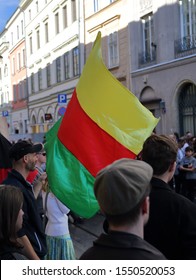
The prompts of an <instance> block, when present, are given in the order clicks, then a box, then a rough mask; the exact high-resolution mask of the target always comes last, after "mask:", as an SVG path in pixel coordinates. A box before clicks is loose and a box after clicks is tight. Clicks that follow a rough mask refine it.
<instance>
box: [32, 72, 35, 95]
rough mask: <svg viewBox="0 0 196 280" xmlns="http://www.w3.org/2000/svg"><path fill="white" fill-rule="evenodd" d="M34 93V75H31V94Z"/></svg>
mask: <svg viewBox="0 0 196 280" xmlns="http://www.w3.org/2000/svg"><path fill="white" fill-rule="evenodd" d="M34 92H35V84H34V73H31V93H34Z"/></svg>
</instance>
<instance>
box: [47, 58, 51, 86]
mask: <svg viewBox="0 0 196 280" xmlns="http://www.w3.org/2000/svg"><path fill="white" fill-rule="evenodd" d="M50 71H51V70H50V63H48V64H47V66H46V79H47V87H50V86H51V72H50Z"/></svg>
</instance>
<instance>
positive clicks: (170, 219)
mask: <svg viewBox="0 0 196 280" xmlns="http://www.w3.org/2000/svg"><path fill="white" fill-rule="evenodd" d="M177 150H178V147H177V145H176V143H175V142H174V141H173V140H171V139H170V138H169V137H167V136H164V135H161V136H159V135H151V136H150V137H149V138H147V139H146V141H145V142H144V145H143V150H142V159H143V161H145V162H147V163H148V164H150V165H151V166H152V168H153V178H152V180H151V185H152V191H151V194H150V218H149V221H148V223H147V225H146V226H145V228H144V239H145V240H146V241H148V242H149V243H151V244H152V245H153V246H155V247H156V248H158V249H159V250H160V251H161V252H162V253H163V254H164V255H165V256H166V258H168V259H174V260H183V259H185V260H188V259H193V260H195V259H196V218H195V217H196V205H195V204H194V203H192V202H191V201H189V200H188V199H187V198H185V197H183V196H181V195H179V194H177V193H176V192H175V191H173V190H171V188H170V186H169V185H168V182H169V181H170V180H171V178H172V177H173V174H174V171H175V169H176V157H177Z"/></svg>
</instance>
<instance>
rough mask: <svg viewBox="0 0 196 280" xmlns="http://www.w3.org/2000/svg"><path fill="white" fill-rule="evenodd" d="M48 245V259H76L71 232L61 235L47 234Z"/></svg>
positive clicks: (46, 257)
mask: <svg viewBox="0 0 196 280" xmlns="http://www.w3.org/2000/svg"><path fill="white" fill-rule="evenodd" d="M46 242H47V247H48V252H47V255H46V256H45V259H46V260H75V259H76V257H75V251H74V247H73V243H72V240H71V237H70V235H69V234H65V235H61V236H48V235H46Z"/></svg>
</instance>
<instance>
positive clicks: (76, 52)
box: [73, 47, 80, 77]
mask: <svg viewBox="0 0 196 280" xmlns="http://www.w3.org/2000/svg"><path fill="white" fill-rule="evenodd" d="M79 74H80V72H79V48H78V47H76V48H74V49H73V75H74V77H75V76H78V75H79Z"/></svg>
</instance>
